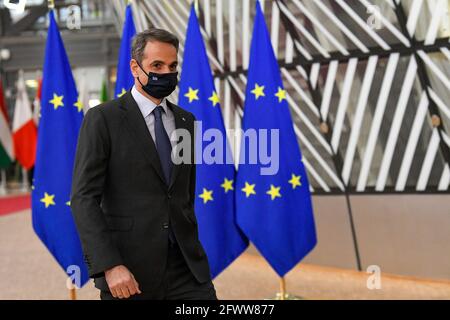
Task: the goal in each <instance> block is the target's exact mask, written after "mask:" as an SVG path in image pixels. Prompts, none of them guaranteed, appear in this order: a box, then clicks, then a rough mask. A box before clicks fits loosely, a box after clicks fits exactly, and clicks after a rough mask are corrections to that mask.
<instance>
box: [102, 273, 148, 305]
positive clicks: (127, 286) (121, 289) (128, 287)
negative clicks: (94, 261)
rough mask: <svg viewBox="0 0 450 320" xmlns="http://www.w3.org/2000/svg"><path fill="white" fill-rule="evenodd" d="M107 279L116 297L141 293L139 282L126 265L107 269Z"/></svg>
mask: <svg viewBox="0 0 450 320" xmlns="http://www.w3.org/2000/svg"><path fill="white" fill-rule="evenodd" d="M105 279H106V282H107V283H108V286H109V290H110V291H111V294H112V296H113V297H114V298H119V299H124V298H129V297H131V296H132V295H135V294H141V291H140V290H139V284H138V283H137V281H136V279H134V276H133V274H132V273H131V272H130V270H128V269H127V267H125V266H124V265H120V266H116V267H113V268H111V269H109V270H106V271H105Z"/></svg>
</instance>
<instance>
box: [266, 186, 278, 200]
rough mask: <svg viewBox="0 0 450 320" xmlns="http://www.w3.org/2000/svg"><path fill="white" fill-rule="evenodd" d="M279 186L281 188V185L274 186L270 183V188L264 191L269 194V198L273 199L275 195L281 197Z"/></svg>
mask: <svg viewBox="0 0 450 320" xmlns="http://www.w3.org/2000/svg"><path fill="white" fill-rule="evenodd" d="M280 188H281V187H275V186H274V185H273V184H271V185H270V190H269V191H267V192H266V193H267V194H268V195H270V198H271V199H272V200H274V199H275V198H277V197H280V198H281V194H280Z"/></svg>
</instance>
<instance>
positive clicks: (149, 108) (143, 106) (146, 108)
mask: <svg viewBox="0 0 450 320" xmlns="http://www.w3.org/2000/svg"><path fill="white" fill-rule="evenodd" d="M131 95H132V96H133V98H134V100H135V101H136V103H137V105H138V107H139V110H141V113H142V116H143V117H144V120H145V123H146V124H147V128H148V131H150V134H151V136H152V138H153V141H154V142H155V145H156V140H155V115H154V114H153V110H154V109H155V108H156V107H157V106H158V105H156V104H155V103H154V102H153V101H152V100H150V99H148V98H147V97H145V96H144V95H143V94H142V93H140V92H139V91H138V90H137V89H136V87H135V86H133V88H132V89H131ZM159 106H161V107H162V108H163V109H164V112H163V113H162V115H161V118H162V122H163V126H164V129H166V132H167V135H168V136H169V139H170V143H171V144H172V147H173V146H174V145H175V144H176V143H177V139H176V137H175V136H174V137H172V133H173V132H174V131H175V129H176V126H175V116H174V114H173V112H172V110H170V108H169V106H168V105H167V100H166V98H164V99H163V100H162V101H161V103H160V104H159Z"/></svg>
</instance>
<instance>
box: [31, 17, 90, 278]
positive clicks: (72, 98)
mask: <svg viewBox="0 0 450 320" xmlns="http://www.w3.org/2000/svg"><path fill="white" fill-rule="evenodd" d="M49 19H50V25H49V28H48V35H47V44H46V48H45V61H44V70H43V80H42V100H41V101H42V107H41V118H40V122H39V129H38V142H37V151H36V163H35V170H34V179H33V190H32V217H33V228H34V230H35V232H36V234H37V235H38V237H39V238H40V239H41V240H42V242H43V243H44V244H45V246H46V247H47V248H48V250H49V251H50V253H51V254H52V255H53V256H54V257H55V259H56V260H57V261H58V263H59V264H60V265H61V267H62V268H63V269H64V270H65V271H66V272H67V273H68V274H69V275H70V276H71V278H72V280H73V282H74V283H75V284H77V285H79V286H82V285H84V284H85V283H86V282H87V281H88V279H89V276H88V271H87V268H86V265H85V263H84V260H83V254H82V249H81V243H80V239H79V237H78V233H77V230H76V228H75V223H74V221H73V218H72V214H71V211H70V202H69V201H70V191H71V184H72V170H73V163H74V158H75V149H76V145H77V138H78V131H79V128H80V126H81V122H82V120H83V105H82V103H81V102H80V100H79V98H78V94H77V89H76V86H75V81H74V79H73V75H72V70H71V69H70V64H69V61H68V58H67V54H66V51H65V49H64V44H63V42H62V39H61V35H60V33H59V30H58V26H57V24H56V21H55V17H54V13H53V11H50V13H49Z"/></svg>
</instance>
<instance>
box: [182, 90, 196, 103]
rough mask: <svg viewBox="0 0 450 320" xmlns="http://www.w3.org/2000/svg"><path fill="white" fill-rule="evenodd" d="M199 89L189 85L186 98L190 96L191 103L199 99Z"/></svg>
mask: <svg viewBox="0 0 450 320" xmlns="http://www.w3.org/2000/svg"><path fill="white" fill-rule="evenodd" d="M197 94H198V89H195V90H194V89H192V88H191V87H189V92H188V93H186V94H185V95H184V96H185V97H186V98H189V103H191V102H192V101H194V100H198V95H197Z"/></svg>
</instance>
